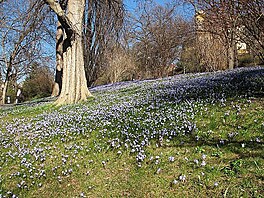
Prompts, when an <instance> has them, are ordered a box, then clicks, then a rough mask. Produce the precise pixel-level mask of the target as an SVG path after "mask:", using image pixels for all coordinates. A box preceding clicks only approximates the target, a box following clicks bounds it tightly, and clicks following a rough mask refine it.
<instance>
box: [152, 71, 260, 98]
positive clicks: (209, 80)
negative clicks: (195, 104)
mask: <svg viewBox="0 0 264 198" xmlns="http://www.w3.org/2000/svg"><path fill="white" fill-rule="evenodd" d="M156 88H157V89H164V88H165V90H167V91H165V92H162V91H161V92H160V93H161V94H160V95H159V96H158V97H159V99H160V100H163V101H164V100H165V101H166V100H167V101H178V102H180V101H184V100H198V99H210V100H212V101H215V100H219V99H221V98H223V97H225V98H236V97H241V96H246V97H264V68H253V69H237V70H230V71H226V72H221V73H216V74H215V75H203V76H200V77H197V78H192V79H188V80H185V81H180V82H178V83H175V84H170V83H169V84H167V85H165V87H164V86H162V87H156Z"/></svg>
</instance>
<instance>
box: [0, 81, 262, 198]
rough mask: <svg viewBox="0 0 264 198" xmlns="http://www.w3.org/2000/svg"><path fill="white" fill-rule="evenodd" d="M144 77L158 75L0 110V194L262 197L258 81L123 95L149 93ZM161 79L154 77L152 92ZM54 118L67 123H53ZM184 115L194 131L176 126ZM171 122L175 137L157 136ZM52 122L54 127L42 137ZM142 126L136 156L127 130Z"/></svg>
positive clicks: (135, 133)
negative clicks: (88, 95) (211, 90)
mask: <svg viewBox="0 0 264 198" xmlns="http://www.w3.org/2000/svg"><path fill="white" fill-rule="evenodd" d="M259 82H263V78H262V81H259ZM152 83H154V84H155V83H156V82H155V81H154V82H146V83H145V84H142V85H139V86H138V85H130V86H128V87H125V88H124V87H123V88H121V89H117V90H115V89H114V90H109V89H107V90H102V91H94V95H95V96H96V99H95V100H91V101H89V102H87V103H85V104H81V105H74V106H66V107H61V108H59V107H54V106H52V105H51V104H48V105H41V106H37V107H25V106H22V107H17V108H15V109H11V110H2V111H1V112H0V116H1V123H0V128H1V126H2V133H1V134H0V135H1V147H0V149H1V156H0V157H1V160H0V172H1V183H0V194H2V195H7V196H9V195H11V194H15V195H17V196H19V197H80V196H86V197H110V196H111V197H125V196H127V197H129V196H130V197H197V196H201V197H222V196H223V197H240V196H242V197H262V195H263V193H264V192H263V184H264V182H263V177H264V172H263V162H264V159H263V157H264V156H263V131H264V120H263V118H264V99H263V97H259V95H260V94H261V92H262V88H263V84H260V85H259V86H260V88H259V89H255V90H254V91H256V90H259V92H258V93H255V94H256V95H257V96H258V97H250V98H248V97H247V98H244V97H232V98H227V100H224V101H222V100H219V101H214V102H210V101H206V100H205V101H204V100H203V101H200V100H192V99H191V100H187V101H185V100H184V101H181V102H172V101H171V95H170V97H167V95H166V97H163V99H162V100H160V99H159V98H156V97H155V100H153V98H152V99H150V100H149V101H148V102H147V103H145V102H141V103H138V102H135V103H133V102H131V100H133V98H136V99H137V100H138V101H140V100H141V97H140V95H144V98H143V99H142V101H145V100H146V97H150V96H149V95H148V93H149V92H148V91H149V90H151V93H152V91H153V90H152V89H151V88H153V87H155V86H153V84H152ZM148 85H149V86H148ZM169 85H170V84H169ZM166 86H168V84H166V83H165V84H164V83H163V82H161V83H160V84H159V85H158V87H155V90H157V88H158V89H160V90H162V91H163V90H165V89H166ZM170 86H171V85H170ZM146 87H147V88H146ZM173 89H174V88H173ZM217 89H219V87H217ZM120 90H121V91H120ZM145 92H146V93H145ZM158 93H159V95H160V93H161V92H158ZM162 93H163V92H162ZM164 93H165V92H164ZM262 93H263V92H262ZM155 94H156V93H154V96H156V95H155ZM166 94H168V91H166ZM191 94H193V92H191ZM152 96H153V95H152ZM137 97H139V98H137ZM188 97H189V95H188ZM161 101H163V102H161ZM190 101H192V102H190ZM124 104H126V106H125V108H121V107H122V105H124ZM127 104H128V105H127ZM120 106H121V107H120ZM127 106H128V107H127ZM88 109H89V110H88ZM98 109H99V110H98ZM93 113H94V115H93V116H92V117H91V114H93ZM171 115H172V116H171ZM55 118H56V119H55ZM59 119H66V122H65V123H62V124H61V125H60V123H59V121H58V120H59ZM43 120H44V121H43ZM155 120H156V121H157V122H155ZM189 122H190V123H189ZM8 123H9V124H8ZM191 123H195V124H196V128H195V129H191V130H189V131H188V130H186V129H181V128H177V127H180V126H185V125H186V126H192V127H193V126H194V125H191ZM56 126H60V127H58V128H59V129H58V128H57V127H56ZM38 127H39V128H38ZM175 128H177V130H178V131H179V133H178V134H177V135H175V134H174V135H172V137H170V136H169V135H164V136H162V135H161V134H163V133H166V131H165V132H164V129H167V130H169V131H172V130H173V129H175ZM49 129H50V130H49ZM45 130H47V132H46V131H45ZM56 130H61V131H60V133H55V135H50V134H51V132H52V131H56ZM126 130H127V133H124V134H123V133H122V132H123V131H126ZM146 131H147V132H146ZM153 131H157V133H153ZM33 133H34V134H37V135H36V136H34V134H33ZM148 133H150V134H151V136H152V138H150V137H151V136H149V142H148V143H147V145H146V146H144V152H143V154H144V155H145V157H144V160H143V161H142V162H141V161H140V160H137V159H138V158H136V156H138V152H134V151H133V149H131V147H133V144H131V145H132V146H126V144H125V140H126V139H129V138H127V136H129V137H130V138H132V137H139V138H135V139H133V138H132V139H131V141H141V140H142V138H143V139H144V138H145V136H148V135H147V134H148ZM152 133H153V134H152ZM42 134H48V135H47V136H45V137H42ZM142 134H144V135H142ZM143 136H144V137H143ZM160 137H162V138H160ZM116 139H118V141H120V142H118V141H115V140H116ZM127 143H128V142H127ZM140 143H142V142H140ZM17 145H19V146H17ZM22 147H23V148H22ZM133 148H134V147H133ZM135 148H137V147H135ZM142 148H143V147H142ZM141 154H142V153H141ZM11 156H13V157H11ZM36 156H37V158H38V159H36ZM23 160H24V161H23ZM43 171H44V172H43ZM18 184H19V185H20V187H18V186H19V185H18ZM8 191H10V192H8Z"/></svg>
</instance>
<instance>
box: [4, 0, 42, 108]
mask: <svg viewBox="0 0 264 198" xmlns="http://www.w3.org/2000/svg"><path fill="white" fill-rule="evenodd" d="M1 12H2V13H3V15H1V16H2V17H1V25H0V32H1V37H0V38H1V57H0V64H1V68H2V72H1V73H2V77H3V78H4V79H3V90H2V97H1V103H2V104H4V103H5V99H6V92H7V89H8V84H9V82H10V80H11V79H13V80H14V81H15V82H16V81H17V80H18V79H19V78H21V77H23V76H25V74H27V73H28V71H29V70H30V65H31V63H32V62H33V61H37V60H39V57H43V56H41V55H40V54H41V53H40V52H41V48H40V42H41V38H43V37H45V36H44V35H43V34H42V31H41V30H42V29H43V28H42V27H43V20H44V18H45V10H44V9H43V3H42V2H39V1H34V0H31V1H28V2H25V1H5V2H2V3H1ZM10 13H12V14H10Z"/></svg>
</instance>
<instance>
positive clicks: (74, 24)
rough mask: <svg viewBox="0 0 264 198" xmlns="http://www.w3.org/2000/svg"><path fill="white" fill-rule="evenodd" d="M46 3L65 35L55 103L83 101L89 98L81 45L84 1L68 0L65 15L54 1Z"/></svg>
mask: <svg viewBox="0 0 264 198" xmlns="http://www.w3.org/2000/svg"><path fill="white" fill-rule="evenodd" d="M46 3H48V5H49V6H50V7H51V9H53V11H54V12H55V13H56V14H57V16H58V19H59V22H60V23H61V25H62V27H63V29H64V31H65V33H66V38H65V39H64V40H63V57H62V59H63V76H62V89H61V93H60V96H59V98H58V100H57V101H56V103H57V104H58V105H62V104H72V103H77V102H80V101H85V100H86V99H87V97H89V96H91V93H90V92H89V90H88V88H87V81H86V77H85V71H84V55H83V43H82V42H83V39H82V33H83V29H82V28H83V27H82V24H83V17H84V6H85V0H69V1H68V4H67V14H66V13H65V12H64V11H63V9H62V8H61V6H60V4H59V3H57V2H56V1H54V0H46Z"/></svg>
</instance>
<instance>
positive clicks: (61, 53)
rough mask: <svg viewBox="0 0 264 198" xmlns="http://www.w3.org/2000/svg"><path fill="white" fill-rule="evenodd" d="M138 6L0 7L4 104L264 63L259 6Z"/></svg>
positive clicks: (204, 0)
mask: <svg viewBox="0 0 264 198" xmlns="http://www.w3.org/2000/svg"><path fill="white" fill-rule="evenodd" d="M77 1H78V2H77ZM76 2H77V3H78V5H81V6H79V7H78V6H77V7H76V6H72V5H75V3H76ZM137 3H138V6H137V7H136V9H135V10H133V11H132V12H131V11H130V12H129V11H126V10H125V5H124V2H123V1H122V0H100V1H97V0H60V1H55V0H43V1H37V0H29V1H26V2H25V1H21V0H18V1H13V0H6V1H1V2H0V22H1V23H0V33H1V35H0V38H1V50H0V79H1V80H0V82H1V90H0V95H1V103H2V104H4V103H5V102H6V97H7V95H12V94H13V95H15V93H16V91H17V90H18V88H22V93H23V94H24V100H30V99H32V98H37V97H44V96H48V95H51V94H52V95H53V96H60V97H59V98H60V100H59V101H60V102H58V103H61V104H63V103H75V102H78V101H80V100H85V99H86V97H88V96H89V95H90V93H89V90H88V89H87V87H90V86H96V85H100V84H107V83H115V82H118V81H124V80H134V79H148V78H160V77H166V76H169V75H175V74H178V73H184V72H201V71H215V70H223V69H233V68H234V67H238V66H246V65H252V64H263V63H264V40H263V39H264V29H263V28H264V16H263V7H264V2H263V1H262V0H222V1H213V0H175V1H171V2H170V3H167V4H165V5H159V4H157V3H155V2H154V1H152V0H145V1H137ZM183 5H187V6H185V8H184V6H183ZM71 9H72V10H71ZM183 9H191V12H192V13H193V16H188V17H186V16H184V15H182V14H181V12H180V11H182V10H183ZM183 11H185V10H183ZM73 14H74V17H73ZM77 16H78V17H79V18H78V20H76V17H77ZM80 21H82V22H81V23H80ZM53 46H54V48H55V46H56V50H55V49H53ZM80 46H81V47H80ZM245 46H246V47H245ZM79 47H80V48H79ZM55 61H56V66H54V65H55ZM82 68H83V69H82ZM52 71H55V72H54V74H53V72H52ZM52 75H54V76H55V80H54V82H53V83H51V79H52V78H51V76H52ZM44 79H47V80H44ZM83 83H84V84H83ZM40 85H43V86H40ZM69 93H70V94H69ZM13 97H15V96H13Z"/></svg>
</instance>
